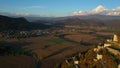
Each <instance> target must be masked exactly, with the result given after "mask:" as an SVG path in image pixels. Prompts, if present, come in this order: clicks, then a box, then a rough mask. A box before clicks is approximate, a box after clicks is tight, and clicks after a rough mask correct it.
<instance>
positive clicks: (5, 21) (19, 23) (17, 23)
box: [0, 15, 49, 31]
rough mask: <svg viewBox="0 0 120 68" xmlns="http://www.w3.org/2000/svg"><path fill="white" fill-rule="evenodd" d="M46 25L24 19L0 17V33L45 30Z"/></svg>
mask: <svg viewBox="0 0 120 68" xmlns="http://www.w3.org/2000/svg"><path fill="white" fill-rule="evenodd" d="M46 28H49V26H48V25H45V24H43V23H33V22H28V21H27V20H26V19H25V18H23V17H20V18H11V17H7V16H3V15H0V31H4V30H33V29H46Z"/></svg>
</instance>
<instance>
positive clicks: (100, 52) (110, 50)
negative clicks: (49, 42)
mask: <svg viewBox="0 0 120 68" xmlns="http://www.w3.org/2000/svg"><path fill="white" fill-rule="evenodd" d="M108 57H109V58H108ZM110 58H112V59H110ZM61 68H120V36H119V35H118V34H114V35H113V38H112V39H107V40H106V42H105V43H99V44H98V46H96V47H93V48H91V49H90V50H88V51H87V52H86V53H77V54H75V55H73V56H71V57H68V58H66V59H65V61H64V62H63V63H62V64H61Z"/></svg>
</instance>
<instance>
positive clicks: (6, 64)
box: [0, 55, 35, 68]
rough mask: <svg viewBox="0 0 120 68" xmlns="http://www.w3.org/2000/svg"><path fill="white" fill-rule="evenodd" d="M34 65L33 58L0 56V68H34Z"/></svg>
mask: <svg viewBox="0 0 120 68" xmlns="http://www.w3.org/2000/svg"><path fill="white" fill-rule="evenodd" d="M34 63H35V61H34V58H32V57H30V56H25V55H16V56H12V55H9V56H0V68H34Z"/></svg>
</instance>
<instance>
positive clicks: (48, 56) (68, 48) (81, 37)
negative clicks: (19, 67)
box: [6, 29, 112, 68]
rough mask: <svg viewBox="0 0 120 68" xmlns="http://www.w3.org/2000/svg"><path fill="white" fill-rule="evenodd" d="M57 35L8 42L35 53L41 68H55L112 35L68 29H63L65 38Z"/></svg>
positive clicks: (54, 32) (9, 40)
mask: <svg viewBox="0 0 120 68" xmlns="http://www.w3.org/2000/svg"><path fill="white" fill-rule="evenodd" d="M58 32H61V30H60V31H58ZM91 32H92V33H91ZM55 34H56V31H53V33H52V34H50V35H47V36H40V37H30V38H22V39H8V40H6V41H8V42H16V43H19V46H20V47H22V48H24V49H26V50H29V51H32V52H33V53H35V54H36V55H37V57H38V59H39V60H40V62H41V63H40V64H39V65H40V68H54V66H55V65H56V64H59V63H60V62H62V61H63V60H64V59H65V58H66V57H69V56H71V55H73V54H75V53H77V52H84V51H86V50H88V49H89V48H91V47H92V46H93V45H97V44H98V43H100V42H101V40H100V38H103V37H101V36H105V35H112V33H109V32H108V33H104V32H94V31H89V30H86V32H85V30H84V32H83V30H77V31H66V29H63V32H61V34H63V35H64V37H60V36H56V35H55ZM104 40H106V39H104ZM20 42H21V43H22V42H27V43H29V44H20ZM86 45H87V46H86ZM18 61H19V60H18ZM20 62H22V61H20ZM26 62H27V61H26ZM32 63H33V62H32Z"/></svg>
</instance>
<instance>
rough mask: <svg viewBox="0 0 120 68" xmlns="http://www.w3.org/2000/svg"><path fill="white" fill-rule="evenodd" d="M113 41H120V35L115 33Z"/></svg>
mask: <svg viewBox="0 0 120 68" xmlns="http://www.w3.org/2000/svg"><path fill="white" fill-rule="evenodd" d="M113 41H114V42H118V35H116V34H114V37H113Z"/></svg>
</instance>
